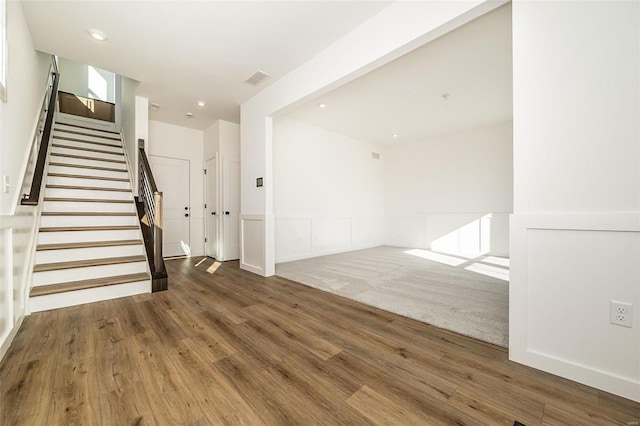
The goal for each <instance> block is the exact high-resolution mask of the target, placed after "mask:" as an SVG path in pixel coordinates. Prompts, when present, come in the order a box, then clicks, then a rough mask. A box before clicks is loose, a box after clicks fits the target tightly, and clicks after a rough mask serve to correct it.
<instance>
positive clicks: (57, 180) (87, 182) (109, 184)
mask: <svg viewBox="0 0 640 426" xmlns="http://www.w3.org/2000/svg"><path fill="white" fill-rule="evenodd" d="M85 176H86V175H85ZM47 184H50V185H67V186H97V187H100V188H118V189H131V185H130V184H129V182H120V181H116V180H101V179H83V178H70V177H58V176H51V175H49V176H47Z"/></svg>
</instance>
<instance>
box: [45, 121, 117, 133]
mask: <svg viewBox="0 0 640 426" xmlns="http://www.w3.org/2000/svg"><path fill="white" fill-rule="evenodd" d="M56 124H58V125H60V126H71V127H77V128H79V129H88V130H93V131H94V132H105V133H113V134H115V135H119V134H120V133H118V132H114V131H113V130H104V129H95V128H93V127H89V126H81V125H79V124H71V123H63V122H62V121H56Z"/></svg>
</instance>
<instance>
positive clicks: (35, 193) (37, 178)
mask: <svg viewBox="0 0 640 426" xmlns="http://www.w3.org/2000/svg"><path fill="white" fill-rule="evenodd" d="M59 81H60V73H59V72H58V60H57V59H56V57H55V56H52V59H51V67H50V68H49V82H48V84H47V92H46V93H45V96H44V100H43V101H42V109H41V111H40V119H39V123H38V127H37V130H36V134H35V136H34V147H33V149H32V154H31V159H30V163H31V164H32V166H31V167H29V168H28V169H27V176H26V177H25V179H29V178H31V189H30V190H29V193H28V194H23V196H22V200H21V201H20V203H21V204H22V205H26V206H37V205H38V201H39V200H40V191H41V189H42V180H43V177H44V167H45V164H46V162H47V151H48V150H49V140H50V139H51V133H52V131H53V119H54V115H55V111H56V100H57V97H58V82H59ZM36 152H37V157H35V155H36V154H35V153H36ZM34 157H35V166H33V158H34ZM25 182H26V183H27V184H28V180H26V181H25Z"/></svg>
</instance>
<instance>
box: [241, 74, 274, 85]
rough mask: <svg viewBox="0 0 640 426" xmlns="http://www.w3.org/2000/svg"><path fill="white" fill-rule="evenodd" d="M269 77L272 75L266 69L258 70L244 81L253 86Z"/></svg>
mask: <svg viewBox="0 0 640 426" xmlns="http://www.w3.org/2000/svg"><path fill="white" fill-rule="evenodd" d="M268 77H271V76H270V75H269V74H267V73H266V72H264V71H260V70H258V71H256V72H254V73H253V74H251V77H249V78H247V79H246V80H245V81H244V82H245V83H249V84H251V85H253V86H257V85H258V84H259V83H260V82H261V81H262V80H264V79H266V78H268Z"/></svg>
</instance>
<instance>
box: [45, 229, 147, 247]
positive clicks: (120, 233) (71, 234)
mask: <svg viewBox="0 0 640 426" xmlns="http://www.w3.org/2000/svg"><path fill="white" fill-rule="evenodd" d="M139 239H142V234H141V232H140V230H139V229H126V230H112V231H62V232H38V244H58V243H79V242H88V241H116V240H139Z"/></svg>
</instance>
